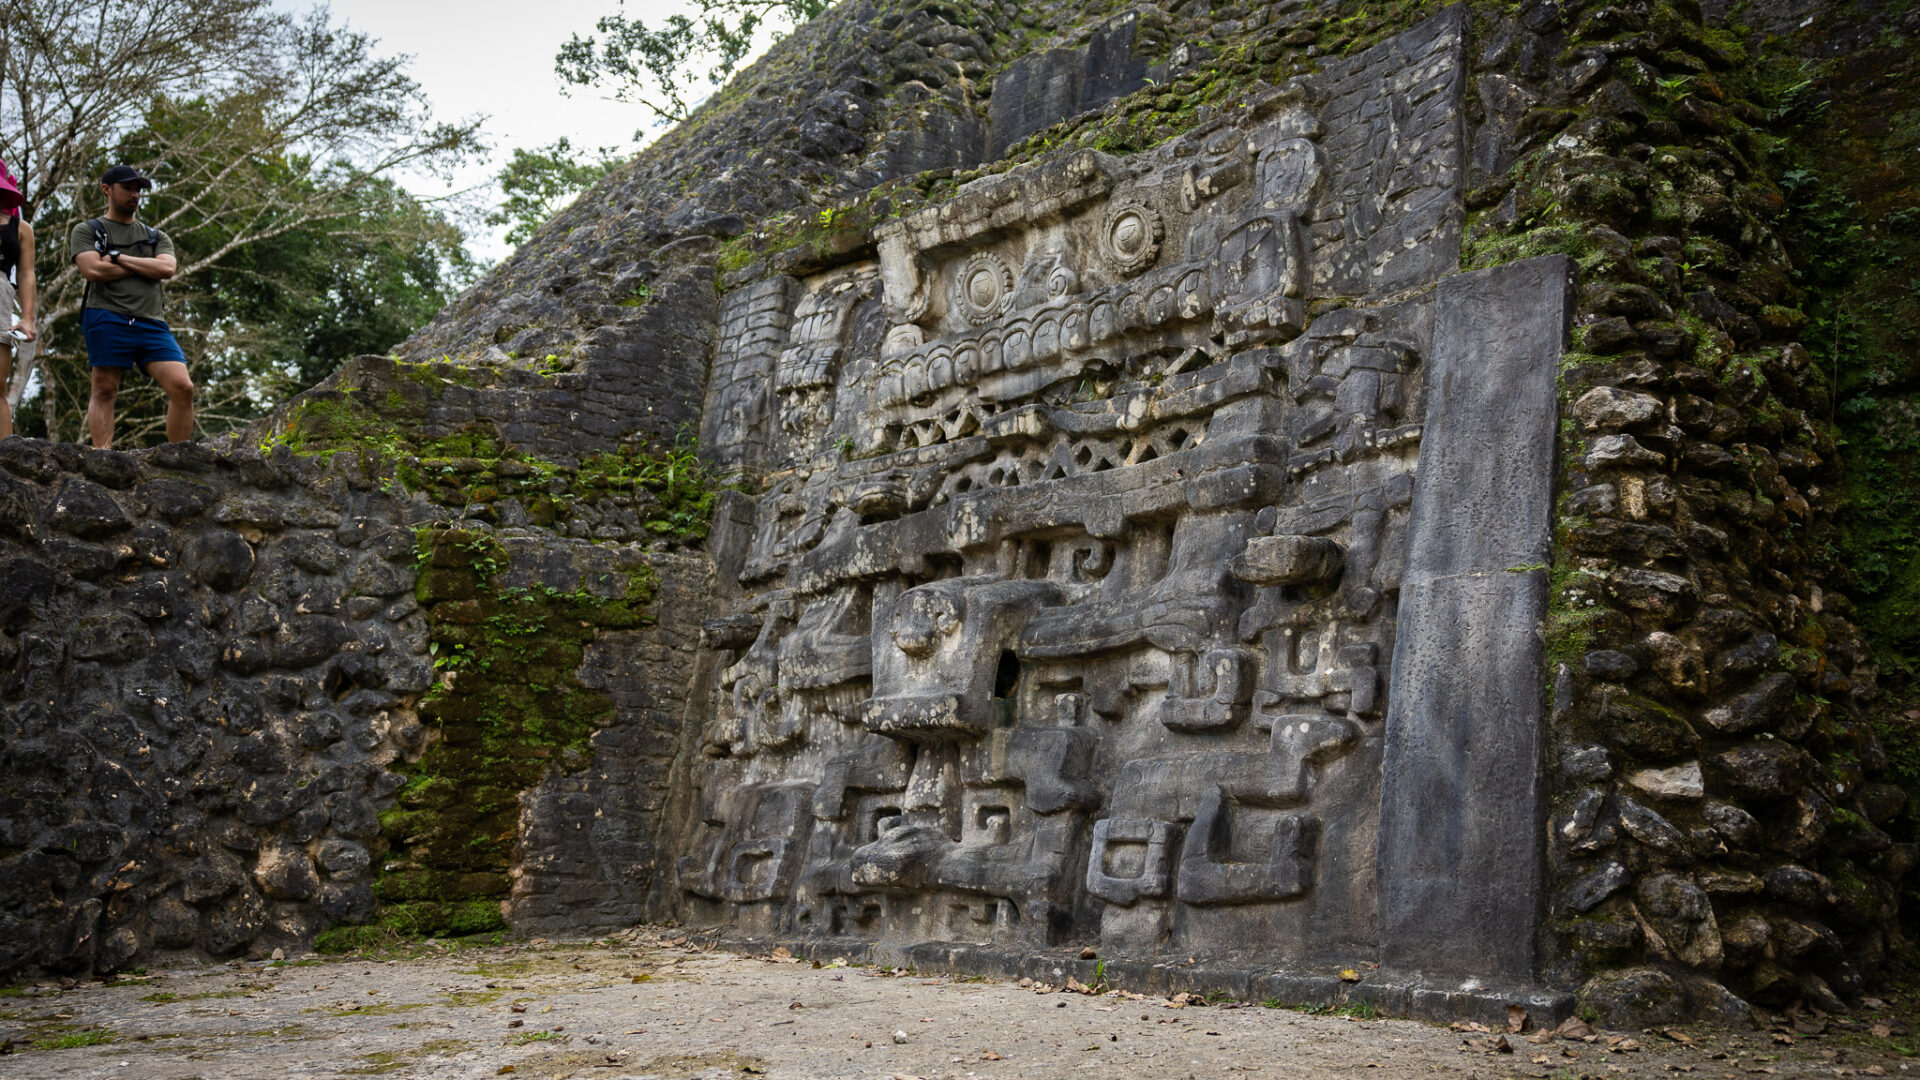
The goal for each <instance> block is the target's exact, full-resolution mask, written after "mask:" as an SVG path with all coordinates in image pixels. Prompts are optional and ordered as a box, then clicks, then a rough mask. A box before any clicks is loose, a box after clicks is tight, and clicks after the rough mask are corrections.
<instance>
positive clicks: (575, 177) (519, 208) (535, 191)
mask: <svg viewBox="0 0 1920 1080" xmlns="http://www.w3.org/2000/svg"><path fill="white" fill-rule="evenodd" d="M622 160H623V159H622V157H621V155H620V153H619V152H618V151H617V150H616V149H615V148H614V147H611V146H603V147H601V148H600V149H599V150H598V151H597V152H596V153H595V154H594V155H592V156H586V152H585V151H584V150H582V151H578V152H576V151H575V150H574V148H573V143H572V141H571V140H569V139H567V138H565V137H564V136H563V137H561V138H560V139H559V140H558V141H556V142H553V143H550V144H548V145H546V146H541V147H536V148H534V149H532V150H524V149H521V148H519V147H515V148H514V151H513V157H512V159H511V160H509V161H508V162H507V165H506V167H505V168H503V169H501V170H500V176H499V180H500V191H501V194H503V195H505V196H506V201H505V202H502V203H501V204H500V206H499V207H498V208H497V209H495V210H494V211H493V212H492V213H491V214H488V215H487V224H489V225H507V226H510V228H508V230H507V243H509V244H512V245H514V246H516V247H517V246H519V245H520V244H524V243H526V242H527V240H528V238H530V237H531V236H533V234H534V233H535V232H537V231H539V228H540V226H542V225H545V224H546V223H547V219H548V218H550V217H552V216H553V214H554V211H556V210H559V209H560V208H561V207H562V206H563V205H565V204H566V202H567V201H568V200H569V199H570V198H571V197H572V196H574V195H577V194H579V193H580V192H582V191H585V190H586V189H587V188H589V187H592V186H593V183H594V181H596V180H598V179H600V178H601V177H602V176H605V175H606V174H607V173H608V172H610V171H611V170H612V169H613V168H614V166H616V165H618V164H620V162H621V161H622Z"/></svg>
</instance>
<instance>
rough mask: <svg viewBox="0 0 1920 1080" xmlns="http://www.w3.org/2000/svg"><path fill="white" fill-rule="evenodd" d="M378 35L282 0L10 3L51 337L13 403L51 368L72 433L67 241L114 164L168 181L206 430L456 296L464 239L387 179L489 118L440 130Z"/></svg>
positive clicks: (14, 80) (0, 54)
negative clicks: (380, 46)
mask: <svg viewBox="0 0 1920 1080" xmlns="http://www.w3.org/2000/svg"><path fill="white" fill-rule="evenodd" d="M375 46H376V42H375V41H374V40H373V39H371V38H370V37H368V36H367V35H364V34H360V33H356V32H353V31H351V30H348V29H346V28H345V27H342V26H336V25H335V24H334V23H333V22H332V20H331V16H330V15H329V14H328V12H327V11H326V10H325V9H324V8H316V9H314V10H313V11H311V12H309V13H307V14H305V15H293V14H288V13H285V12H279V11H275V10H274V9H273V8H272V7H271V5H270V3H269V2H268V0H196V2H195V3H191V4H181V3H176V2H174V0H8V3H7V21H6V33H5V34H4V35H0V158H3V159H4V160H6V161H7V162H8V164H9V165H10V166H12V167H13V168H14V170H15V172H16V173H18V174H19V175H20V176H21V177H22V181H23V182H22V188H23V191H24V193H25V195H26V198H27V205H28V207H29V208H30V211H31V214H32V220H33V224H34V229H35V231H36V233H37V234H38V236H39V238H40V240H39V245H38V253H39V259H38V269H39V277H40V298H39V299H40V305H39V306H40V328H41V331H42V348H41V349H40V350H39V352H38V354H37V356H36V358H35V362H34V363H22V364H16V365H15V368H16V370H15V371H14V374H13V379H12V385H11V386H9V387H8V388H7V391H8V396H9V399H10V400H11V401H12V402H13V403H14V405H15V407H16V410H18V406H19V403H20V401H21V399H22V397H23V396H24V394H25V392H26V389H27V387H28V385H29V382H30V381H32V379H33V377H34V375H35V374H36V368H37V369H38V374H39V375H40V376H41V402H40V404H41V405H42V409H41V410H40V412H41V416H40V418H39V421H40V422H39V424H38V425H35V426H41V427H44V428H45V429H46V430H47V432H48V433H49V434H58V433H59V431H60V430H61V428H62V426H63V425H62V419H61V414H62V412H67V413H71V414H73V415H71V416H70V417H68V418H67V419H66V420H65V422H64V426H65V427H66V428H67V429H72V428H74V426H75V425H76V424H77V419H78V418H77V411H78V408H79V407H80V406H81V405H82V404H83V403H84V398H85V390H84V376H85V372H84V365H85V359H84V350H83V348H82V346H81V344H80V340H79V332H78V325H77V320H76V319H74V315H75V314H76V313H77V312H78V310H79V307H80V303H81V295H82V291H83V286H84V282H83V281H82V280H81V279H80V277H79V273H78V271H77V269H76V267H75V266H74V264H73V262H72V260H71V259H70V258H69V257H68V251H67V243H66V238H67V234H68V232H69V230H70V229H71V228H72V227H73V226H74V225H75V224H76V223H78V222H81V221H84V220H86V219H87V218H88V217H91V216H95V215H98V214H99V213H101V212H102V211H103V209H104V208H103V206H102V205H101V200H100V196H99V187H98V180H97V178H98V177H99V175H100V174H101V172H103V171H104V169H105V167H106V166H107V165H109V164H117V163H124V164H129V165H132V166H134V167H135V168H138V169H140V170H141V171H142V172H144V173H146V174H147V175H148V176H151V177H152V178H153V179H154V181H155V185H156V187H155V191H154V194H153V196H152V198H151V199H150V200H149V203H148V206H147V208H146V209H144V210H143V211H142V214H141V216H142V219H143V220H145V221H147V222H148V223H149V224H152V225H156V226H158V227H159V228H162V229H165V230H166V231H167V233H168V235H169V236H170V237H172V239H173V241H174V244H175V247H176V255H177V257H178V259H179V262H180V270H179V272H178V274H177V275H176V277H175V278H174V280H173V281H172V282H170V283H169V285H168V294H169V299H168V317H169V321H170V322H171V323H172V324H173V325H174V327H175V330H176V335H177V336H178V337H179V338H180V339H181V344H182V346H183V347H184V348H186V349H187V351H188V353H189V357H190V358H191V359H194V360H196V361H198V363H197V364H196V367H195V378H196V382H198V383H199V384H200V385H201V387H202V388H203V401H204V403H205V407H204V408H203V410H202V412H203V416H204V418H205V419H204V421H203V426H204V427H207V428H208V429H210V430H217V429H218V427H219V426H220V425H221V424H223V423H235V422H240V421H242V420H244V419H246V418H250V417H251V416H252V415H254V414H256V413H257V412H258V411H259V410H260V409H261V408H263V407H265V406H266V405H268V404H271V402H272V400H277V392H279V391H284V390H285V389H287V388H289V387H297V386H298V385H300V384H303V383H307V382H310V381H312V380H313V379H316V378H318V377H320V376H321V375H324V374H325V370H324V369H327V368H330V367H331V366H332V365H333V364H335V363H337V362H338V361H339V360H341V359H344V358H345V356H347V355H351V352H341V353H336V352H333V351H332V350H335V349H343V350H352V351H363V350H367V349H379V348H385V347H386V346H388V345H391V344H393V343H394V342H395V341H397V340H398V339H399V338H400V337H403V336H405V333H406V332H408V331H409V330H411V329H412V327H413V326H415V325H418V323H419V322H422V321H424V320H425V319H426V318H427V317H429V316H430V315H431V314H432V312H433V311H434V310H437V308H438V307H439V306H440V305H441V304H442V303H444V301H445V300H446V299H447V298H448V297H449V296H450V294H451V292H452V291H453V289H454V288H456V287H457V286H458V285H459V284H461V283H462V282H463V280H464V277H463V275H468V274H470V273H471V264H470V261H469V260H468V259H467V256H466V254H465V251H464V248H463V247H462V246H461V242H460V236H459V233H458V231H457V230H455V229H454V228H453V227H452V226H451V225H450V224H449V223H448V222H447V221H446V220H445V219H444V217H443V216H442V215H440V214H439V213H437V212H435V211H434V210H433V209H432V208H430V207H428V206H426V205H423V204H422V203H421V202H420V201H419V200H417V199H415V198H413V197H412V196H410V195H408V194H407V193H406V192H405V191H404V190H403V189H402V188H401V187H400V186H399V185H398V184H397V183H396V182H395V180H394V177H395V176H396V175H398V174H399V173H401V172H402V171H403V170H428V171H432V170H437V169H443V168H446V167H449V166H451V165H453V164H456V163H458V162H459V161H461V160H463V159H464V158H465V157H466V156H467V155H469V154H473V153H477V152H479V151H481V150H482V149H483V148H482V146H481V145H480V140H479V135H478V129H479V121H478V120H467V121H462V122H459V123H445V122H437V121H435V120H434V119H433V118H432V117H431V115H430V114H429V110H428V109H427V106H426V104H425V101H424V98H423V97H422V95H421V93H420V88H419V86H418V84H416V83H415V82H414V81H413V80H412V78H410V77H409V76H408V75H407V73H406V62H407V58H406V57H404V56H383V55H380V54H379V53H378V52H377V51H376V49H375ZM76 380H78V383H79V384H78V385H75V382H76ZM137 408H138V405H137V402H135V403H134V405H133V409H134V411H135V412H137ZM122 415H123V416H125V417H126V418H127V422H128V424H127V426H126V427H124V428H123V431H125V432H126V433H127V434H128V435H130V436H132V437H134V438H135V439H137V438H138V435H139V420H138V417H137V416H136V415H133V414H131V413H128V412H123V414H122ZM23 419H24V417H23Z"/></svg>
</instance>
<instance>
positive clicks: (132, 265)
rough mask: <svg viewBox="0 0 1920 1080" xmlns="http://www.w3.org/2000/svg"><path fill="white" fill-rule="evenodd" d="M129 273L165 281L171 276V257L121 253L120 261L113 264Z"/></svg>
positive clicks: (172, 265) (172, 266)
mask: <svg viewBox="0 0 1920 1080" xmlns="http://www.w3.org/2000/svg"><path fill="white" fill-rule="evenodd" d="M113 265H116V266H118V267H120V269H122V270H125V271H126V272H127V273H129V274H138V275H139V276H141V277H143V278H149V279H151V280H154V281H165V280H167V279H168V278H170V277H172V276H173V268H174V262H173V260H172V259H162V258H157V257H156V258H151V259H149V258H144V257H142V256H139V255H121V256H120V261H119V262H117V263H115V264H113Z"/></svg>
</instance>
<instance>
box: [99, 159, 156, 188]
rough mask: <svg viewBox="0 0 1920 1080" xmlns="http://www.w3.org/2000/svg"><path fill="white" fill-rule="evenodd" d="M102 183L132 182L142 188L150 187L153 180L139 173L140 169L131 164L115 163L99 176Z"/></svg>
mask: <svg viewBox="0 0 1920 1080" xmlns="http://www.w3.org/2000/svg"><path fill="white" fill-rule="evenodd" d="M100 182H101V183H103V184H133V185H136V186H138V187H142V188H149V189H150V188H152V187H153V181H151V180H149V179H147V178H146V177H144V176H141V175H140V170H139V169H136V168H134V167H133V166H131V165H115V166H114V167H113V168H111V169H108V170H107V171H106V172H105V173H103V174H102V175H101V177H100Z"/></svg>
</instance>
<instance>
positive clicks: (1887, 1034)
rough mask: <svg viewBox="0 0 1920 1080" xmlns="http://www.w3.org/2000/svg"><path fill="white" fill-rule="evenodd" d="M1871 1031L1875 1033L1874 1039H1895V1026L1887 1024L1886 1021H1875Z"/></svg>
mask: <svg viewBox="0 0 1920 1080" xmlns="http://www.w3.org/2000/svg"><path fill="white" fill-rule="evenodd" d="M1871 1030H1872V1031H1873V1037H1874V1038H1876V1039H1890V1038H1892V1037H1893V1025H1892V1024H1889V1023H1887V1022H1886V1021H1885V1020H1875V1021H1874V1022H1873V1027H1872V1029H1871Z"/></svg>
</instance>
